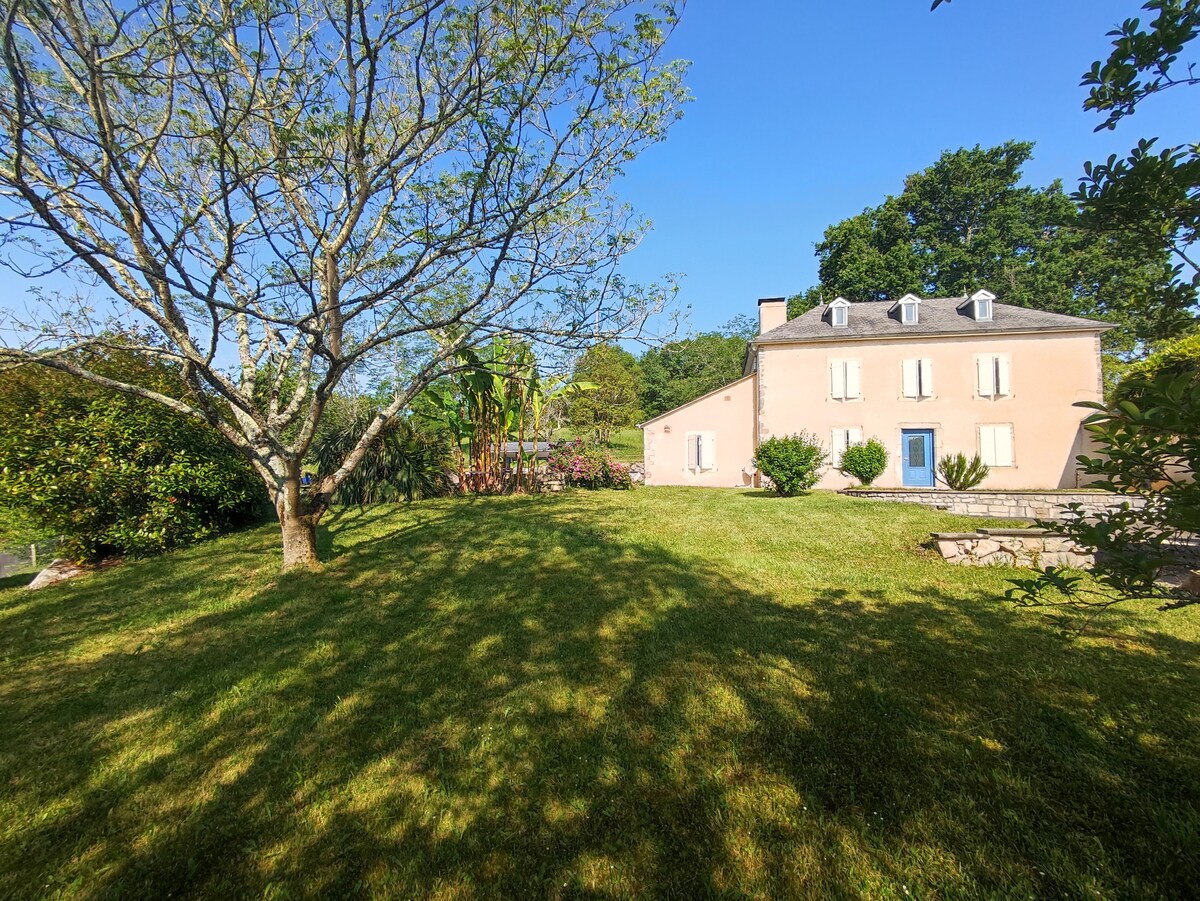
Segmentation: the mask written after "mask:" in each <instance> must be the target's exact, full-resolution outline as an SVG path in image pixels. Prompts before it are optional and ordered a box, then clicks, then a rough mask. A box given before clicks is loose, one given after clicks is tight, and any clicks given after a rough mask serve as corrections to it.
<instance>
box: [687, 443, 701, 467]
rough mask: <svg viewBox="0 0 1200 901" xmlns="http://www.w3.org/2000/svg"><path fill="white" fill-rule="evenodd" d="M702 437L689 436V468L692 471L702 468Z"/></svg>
mask: <svg viewBox="0 0 1200 901" xmlns="http://www.w3.org/2000/svg"><path fill="white" fill-rule="evenodd" d="M700 450H701V448H700V436H699V435H688V466H689V467H691V468H692V469H699V468H700Z"/></svg>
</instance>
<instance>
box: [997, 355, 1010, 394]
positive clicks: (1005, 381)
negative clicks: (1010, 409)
mask: <svg viewBox="0 0 1200 901" xmlns="http://www.w3.org/2000/svg"><path fill="white" fill-rule="evenodd" d="M996 393H997V394H999V395H1000V396H1001V397H1008V395H1009V394H1011V393H1012V365H1011V364H1010V363H1009V361H1008V357H996Z"/></svg>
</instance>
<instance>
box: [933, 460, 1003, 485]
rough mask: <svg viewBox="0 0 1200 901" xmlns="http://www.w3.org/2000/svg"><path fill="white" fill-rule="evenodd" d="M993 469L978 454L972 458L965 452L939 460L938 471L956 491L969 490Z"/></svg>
mask: <svg viewBox="0 0 1200 901" xmlns="http://www.w3.org/2000/svg"><path fill="white" fill-rule="evenodd" d="M991 471H992V470H991V468H990V467H989V466H988V465H987V464H986V463H984V462H983V460H981V459H979V455H978V454H976V455H975V456H974V457H972V458H971V459H970V460H968V459H967V458H966V456H965V455H963V454H953V455H947V456H945V457H942V459H941V460H940V461H938V472H939V473H941V475H942V478H943V479H945V481H946V484H947V485H949V486H950V487H951V488H953V489H954V490H955V491H969V490H970V489H972V488H974V487H975V486H976V485H978V484H979V483H980V482H982V481H983V480H984V479H986V478H987V475H988V473H989V472H991Z"/></svg>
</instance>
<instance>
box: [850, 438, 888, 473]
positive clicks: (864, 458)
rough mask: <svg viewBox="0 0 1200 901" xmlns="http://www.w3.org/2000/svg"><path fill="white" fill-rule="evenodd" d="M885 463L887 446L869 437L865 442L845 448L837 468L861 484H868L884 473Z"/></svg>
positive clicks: (886, 461) (886, 460) (886, 462)
mask: <svg viewBox="0 0 1200 901" xmlns="http://www.w3.org/2000/svg"><path fill="white" fill-rule="evenodd" d="M887 464H888V453H887V448H885V447H884V446H883V445H882V444H880V443H879V442H878V441H877V440H875V439H874V438H871V439H870V440H868V441H867V443H866V444H854V445H851V446H850V447H848V448H846V450H845V452H844V453H843V454H842V463H841V466H840V467H839V468H840V469H841V470H842V472H844V473H845V474H846V475H848V476H852V477H853V478H856V479H858V481H859V482H861V483H862V484H863V485H870V484H871V483H872V482H874V481H875V480H876V479H877V478H879V477H880V476H881V475H883V474H884V472H885V471H886V470H887Z"/></svg>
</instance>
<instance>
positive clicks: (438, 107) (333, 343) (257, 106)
mask: <svg viewBox="0 0 1200 901" xmlns="http://www.w3.org/2000/svg"><path fill="white" fill-rule="evenodd" d="M641 7H642V4H640V3H637V2H633V0H164V2H157V0H143V2H134V3H128V4H126V3H120V2H116V0H4V2H3V10H4V31H3V57H4V65H3V70H2V73H0V80H2V83H0V118H2V120H3V130H4V131H3V139H2V144H3V146H2V147H0V217H2V221H3V223H4V224H5V225H6V232H5V233H4V235H3V236H2V237H3V240H4V242H5V246H6V247H7V249H8V252H7V254H6V262H7V263H8V264H9V265H10V266H13V267H15V268H17V269H19V270H21V271H23V272H24V273H25V274H26V275H29V276H39V275H47V274H51V273H54V274H56V277H57V278H59V279H60V283H61V279H62V273H64V272H68V273H70V274H71V276H72V278H75V279H82V278H84V277H85V275H86V277H87V278H88V279H90V280H91V281H92V283H93V284H94V285H95V286H96V287H95V289H94V291H95V292H96V293H98V294H99V296H100V297H101V299H102V304H103V305H102V306H101V307H100V309H99V311H98V312H97V310H96V309H95V306H94V305H93V308H92V309H91V310H90V311H88V312H85V313H83V314H81V313H80V310H79V309H78V308H75V309H73V308H72V307H71V306H70V304H69V303H68V302H67V301H66V300H63V302H62V303H60V304H56V303H52V302H46V301H45V300H43V301H41V302H39V303H38V304H37V306H36V307H35V310H36V317H37V320H38V321H37V322H33V323H26V324H25V325H26V326H28V325H31V324H32V325H34V326H35V327H36V330H35V331H28V330H26V331H17V332H15V334H17V335H18V336H19V337H18V338H17V339H15V340H14V339H8V340H6V342H5V347H4V349H3V350H0V354H2V357H0V360H2V361H3V363H4V364H5V365H41V366H48V367H52V368H55V369H58V370H61V371H64V372H69V373H73V374H75V375H77V376H80V377H82V378H85V379H90V380H91V381H93V382H97V383H99V384H102V385H108V386H109V387H111V388H113V389H116V390H119V391H125V392H129V393H132V394H137V395H140V396H143V397H148V398H153V399H154V400H156V401H159V402H160V403H163V404H165V405H167V406H168V407H171V408H172V409H174V410H177V411H179V412H181V413H184V414H187V415H191V416H196V417H200V418H203V419H204V420H206V421H208V422H210V423H212V424H213V425H214V426H215V427H216V428H218V429H219V430H220V431H221V432H222V433H223V434H224V435H225V437H226V438H227V439H228V440H229V441H230V442H232V443H233V444H234V445H236V446H237V447H238V448H239V449H240V450H241V451H242V452H243V453H244V454H246V455H247V456H248V457H249V459H250V460H251V461H252V462H253V464H254V466H255V468H256V469H257V471H258V472H259V473H260V474H261V476H262V478H263V479H264V481H265V482H266V484H267V486H268V488H269V490H270V492H271V496H272V498H273V500H274V504H275V508H276V510H277V512H278V515H279V521H280V524H281V527H282V532H283V561H284V562H283V565H284V568H285V569H287V568H291V567H296V566H304V565H309V564H311V563H313V562H314V561H315V560H316V543H315V528H316V523H317V521H318V519H319V518H320V517H321V515H322V513H323V512H324V511H325V509H326V507H327V506H328V504H329V502H330V498H331V497H332V495H333V493H334V492H335V491H336V489H337V487H338V485H340V484H341V483H342V482H343V481H344V480H345V479H346V478H347V477H348V476H349V475H350V473H351V472H353V470H354V468H355V466H356V465H357V464H358V462H359V461H360V460H361V459H362V458H363V456H364V455H365V453H366V451H367V449H368V447H369V445H370V444H371V442H372V441H374V440H375V439H376V437H377V436H378V434H379V433H380V431H381V429H383V427H384V425H385V423H386V421H387V420H388V419H389V418H390V417H393V416H396V415H398V414H400V413H401V412H402V411H403V410H404V409H405V408H406V406H407V405H408V404H409V402H410V401H411V400H412V399H413V398H414V397H415V396H416V395H417V394H419V393H420V392H421V391H422V390H423V389H424V388H425V387H427V386H428V385H429V384H430V383H431V382H432V381H434V380H435V379H437V378H438V377H440V376H441V375H442V374H444V373H445V372H447V371H450V370H451V369H453V367H454V366H455V360H456V359H457V358H458V354H459V352H460V351H461V350H462V349H463V348H465V347H470V346H477V345H479V344H481V343H483V342H485V341H488V340H490V338H491V336H492V335H494V334H497V333H501V332H504V333H510V334H518V335H523V336H527V337H528V338H529V339H531V340H533V341H535V342H538V343H540V344H541V345H543V346H546V345H550V346H557V347H563V348H576V347H580V346H583V345H584V344H586V343H591V342H595V341H597V340H606V339H610V338H612V337H616V336H620V335H626V336H628V335H636V334H639V333H641V332H642V330H644V329H645V328H646V323H647V320H648V319H649V318H650V317H652V316H653V315H654V314H656V313H658V312H660V311H661V310H662V309H663V308H664V307H665V305H666V303H667V301H668V299H669V295H670V290H669V287H655V286H650V287H647V288H635V287H633V286H630V285H627V284H625V283H624V282H623V281H622V280H621V279H620V277H619V275H618V274H617V272H616V268H615V266H616V263H617V261H618V260H619V258H620V257H621V256H622V255H623V254H625V253H626V252H627V251H628V250H630V249H631V248H632V247H633V246H634V245H635V244H636V242H637V241H638V240H639V238H640V236H641V234H642V232H643V229H644V223H643V222H642V221H641V220H639V219H638V218H637V217H636V216H634V214H633V213H631V212H630V211H629V210H628V208H626V207H625V206H623V205H621V204H620V203H618V202H617V200H616V199H615V198H614V195H613V190H612V188H613V182H614V180H615V179H616V178H617V177H618V176H619V175H620V174H621V172H622V167H623V166H624V165H625V164H627V163H628V162H629V161H631V160H632V159H634V158H635V157H636V156H637V155H638V154H639V153H640V152H641V151H642V150H643V149H645V148H646V147H647V146H648V145H650V144H652V143H654V142H656V141H659V140H661V139H662V138H663V137H664V136H665V134H666V131H667V129H668V128H669V126H670V125H671V123H673V122H674V121H675V120H676V119H677V118H678V116H679V114H680V109H681V105H682V103H683V102H684V101H685V99H686V97H685V94H686V92H685V89H684V87H683V83H682V76H683V73H684V70H685V66H684V64H683V63H681V62H679V61H669V60H667V59H665V57H664V43H665V41H666V39H667V37H668V35H669V33H670V31H671V30H672V28H673V27H674V24H675V22H676V11H675V9H674V6H673V5H672V4H663V5H661V6H658V7H655V8H654V9H652V10H649V11H645V10H643V9H642V8H641ZM106 305H111V308H112V311H113V313H112V315H114V316H116V317H117V318H118V324H119V327H116V326H115V325H114V322H113V321H112V320H107V321H106V315H105V311H106V310H107V309H108V307H107V306H106ZM121 317H124V319H123V320H122V319H121ZM136 334H148V335H150V336H152V337H151V338H148V339H147V340H138V339H135V338H132V337H130V336H131V335H136ZM33 335H36V337H31V336H33ZM118 336H119V337H118ZM106 343H107V344H120V345H121V346H122V347H125V348H127V349H131V350H135V351H138V352H142V353H149V354H154V355H157V356H159V357H161V358H164V359H166V360H169V361H173V362H174V363H175V364H177V366H178V369H179V372H180V373H181V377H182V379H183V382H184V389H185V390H184V391H183V392H180V394H181V397H180V398H176V397H169V396H166V395H164V394H161V393H158V392H155V391H152V390H149V389H147V388H144V387H142V386H138V385H134V384H123V383H119V382H116V381H113V380H110V379H106V378H103V377H102V376H100V375H98V374H96V373H94V372H91V371H89V370H88V369H87V368H86V365H85V364H83V363H82V362H81V360H83V359H86V358H85V357H82V356H80V354H79V353H78V351H79V350H80V349H81V348H83V347H86V346H88V345H93V346H94V345H104V344H106ZM370 366H384V367H387V369H388V372H389V376H390V377H391V379H392V381H391V383H392V384H396V385H398V386H399V387H398V388H397V389H396V391H395V394H394V397H393V398H392V400H391V402H390V403H389V404H388V405H387V406H386V408H385V409H383V410H382V412H381V413H380V414H379V415H378V416H376V417H375V418H374V419H373V420H372V421H371V423H370V424H369V426H368V427H367V428H366V430H365V432H364V433H363V435H362V438H361V440H359V441H358V442H357V443H356V444H355V445H354V447H353V448H352V449H351V450H350V452H349V453H348V454H347V456H346V457H345V459H344V460H343V461H342V463H341V465H340V466H339V467H338V468H337V469H336V471H334V472H332V473H330V474H328V475H325V476H323V477H322V478H321V480H320V481H319V482H318V483H317V484H316V485H315V486H314V487H313V488H312V489H311V490H310V491H308V492H302V490H301V485H300V476H301V471H300V466H301V460H302V459H303V457H304V455H305V453H306V451H307V450H308V448H309V444H310V442H311V441H312V438H313V435H314V431H315V430H316V427H317V424H318V422H319V420H320V419H321V416H322V412H323V411H324V409H325V407H326V405H327V403H328V402H329V399H330V397H331V396H332V394H333V393H334V391H335V389H336V388H337V386H338V384H339V382H340V381H341V380H342V379H343V378H344V377H345V376H346V375H347V373H348V372H351V371H357V372H361V371H362V370H363V369H364V367H370ZM397 375H399V378H397V377H396V376H397Z"/></svg>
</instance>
